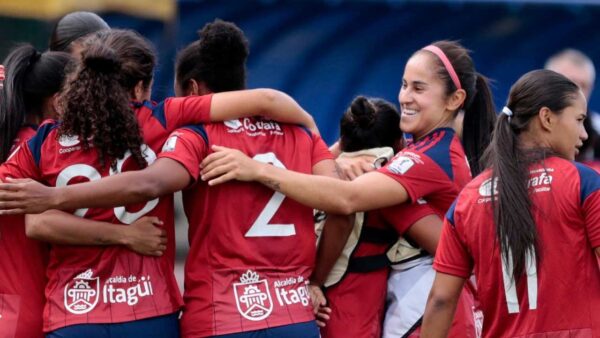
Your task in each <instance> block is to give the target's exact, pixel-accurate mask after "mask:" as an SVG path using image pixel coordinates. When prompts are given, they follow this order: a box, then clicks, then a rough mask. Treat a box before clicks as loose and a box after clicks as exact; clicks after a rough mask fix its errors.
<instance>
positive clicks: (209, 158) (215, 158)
mask: <svg viewBox="0 0 600 338" xmlns="http://www.w3.org/2000/svg"><path fill="white" fill-rule="evenodd" d="M227 154H228V153H226V152H224V151H221V152H217V153H212V154H210V155H208V156H206V157H205V158H204V160H202V162H200V168H202V169H206V168H210V167H211V166H210V164H211V163H213V162H214V161H218V160H220V159H222V158H224V157H225V156H227Z"/></svg>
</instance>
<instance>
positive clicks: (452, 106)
mask: <svg viewBox="0 0 600 338" xmlns="http://www.w3.org/2000/svg"><path fill="white" fill-rule="evenodd" d="M466 98H467V92H466V91H465V90H464V89H458V90H456V91H455V92H454V93H452V95H450V97H449V98H448V101H447V102H446V109H448V110H450V111H456V110H458V109H459V108H460V107H461V106H462V105H463V104H464V103H465V99H466Z"/></svg>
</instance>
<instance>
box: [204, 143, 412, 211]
mask: <svg viewBox="0 0 600 338" xmlns="http://www.w3.org/2000/svg"><path fill="white" fill-rule="evenodd" d="M212 149H213V150H214V151H215V152H214V153H212V154H210V155H209V156H207V157H206V158H205V159H204V161H202V163H201V165H200V166H201V168H202V172H201V174H202V180H205V181H208V184H209V185H216V184H220V183H224V182H227V181H229V180H232V179H237V180H240V181H258V182H261V183H262V184H264V185H266V186H268V187H270V188H271V189H273V190H276V191H279V192H281V193H283V194H284V195H286V196H288V197H290V198H292V199H294V200H296V201H298V202H300V203H302V204H304V205H307V206H309V207H312V208H314V209H319V210H323V211H325V212H330V213H335V214H344V215H350V214H352V213H355V212H357V211H367V210H373V209H378V208H383V207H387V206H391V205H395V204H400V203H404V202H406V201H407V200H409V196H408V192H407V191H406V189H405V188H404V187H403V186H402V184H400V183H398V182H397V181H396V180H394V179H393V178H390V177H388V176H387V175H384V174H381V173H377V172H374V173H368V174H365V175H362V176H360V177H358V178H357V179H355V180H353V181H342V180H339V179H334V178H331V177H323V176H313V175H307V174H301V173H297V172H294V171H290V170H285V169H279V168H276V167H274V166H272V165H269V164H264V163H260V162H258V161H254V160H252V159H250V158H248V156H246V155H244V154H243V153H241V152H240V151H237V150H235V149H229V148H226V147H220V146H213V147H212Z"/></svg>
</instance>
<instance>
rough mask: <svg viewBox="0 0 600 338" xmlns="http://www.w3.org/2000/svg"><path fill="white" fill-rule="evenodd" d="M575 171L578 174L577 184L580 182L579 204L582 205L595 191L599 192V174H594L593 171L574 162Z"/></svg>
mask: <svg viewBox="0 0 600 338" xmlns="http://www.w3.org/2000/svg"><path fill="white" fill-rule="evenodd" d="M574 164H575V167H576V168H577V171H578V172H579V182H580V192H579V197H580V200H579V201H580V203H581V205H583V203H584V202H585V200H586V199H587V198H588V197H589V196H590V195H591V194H592V193H593V192H595V191H598V190H600V174H598V172H596V171H595V170H594V169H592V168H590V167H588V166H586V165H584V164H581V163H577V162H574Z"/></svg>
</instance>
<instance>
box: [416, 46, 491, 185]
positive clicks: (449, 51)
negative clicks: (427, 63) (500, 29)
mask: <svg viewBox="0 0 600 338" xmlns="http://www.w3.org/2000/svg"><path fill="white" fill-rule="evenodd" d="M432 45H434V46H436V47H438V48H440V49H441V50H442V51H443V52H444V54H445V55H446V57H447V58H448V60H449V61H450V63H451V64H452V67H453V68H454V70H455V72H456V74H457V76H458V79H459V81H460V84H461V86H462V88H463V89H464V90H465V92H466V93H467V95H466V98H465V101H464V103H463V106H462V109H463V110H464V114H465V116H464V120H463V132H462V145H463V147H464V149H465V153H466V155H467V158H468V160H469V166H470V167H471V173H472V175H473V176H476V175H478V174H479V173H480V172H481V171H482V169H483V168H482V165H481V156H482V154H483V152H484V150H485V149H486V148H487V146H488V144H489V143H490V139H491V133H492V130H493V129H494V122H495V121H496V112H495V108H494V101H493V98H492V92H491V91H490V87H489V85H488V80H487V79H486V78H485V77H484V76H483V75H481V74H479V73H478V72H477V71H476V70H475V64H474V63H473V59H471V56H470V55H469V51H468V50H467V49H466V48H465V47H463V46H461V45H460V44H459V43H457V42H455V41H438V42H434V43H432ZM417 53H430V52H428V51H423V50H421V51H419V52H417ZM434 60H435V62H436V63H437V65H438V67H437V74H438V76H439V77H440V78H441V79H442V81H444V83H445V84H446V95H447V96H450V95H452V94H453V93H454V92H455V91H456V90H457V89H458V88H457V87H456V85H455V84H454V82H452V78H451V77H450V74H449V73H448V71H447V70H446V68H445V67H444V64H443V63H442V61H441V60H440V59H439V58H438V57H437V56H435V55H434ZM455 114H458V110H457V111H456V112H455Z"/></svg>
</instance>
